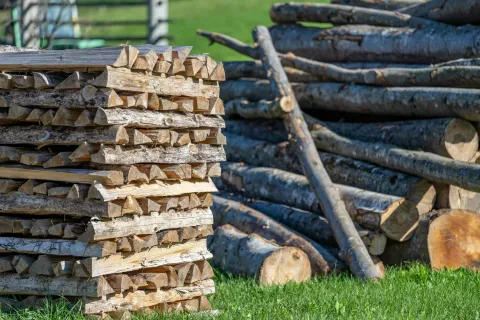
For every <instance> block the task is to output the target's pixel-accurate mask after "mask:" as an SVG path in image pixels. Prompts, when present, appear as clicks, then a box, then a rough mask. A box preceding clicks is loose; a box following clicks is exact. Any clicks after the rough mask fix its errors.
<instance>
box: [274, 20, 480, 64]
mask: <svg viewBox="0 0 480 320" xmlns="http://www.w3.org/2000/svg"><path fill="white" fill-rule="evenodd" d="M270 31H271V34H272V39H273V42H274V44H275V48H277V50H278V51H279V52H283V53H288V52H292V53H293V54H295V55H298V56H301V57H304V58H308V59H312V60H321V61H324V62H331V61H332V62H333V61H337V62H340V61H377V62H400V63H422V64H423V63H426V64H429V63H439V62H445V61H449V60H455V59H461V58H472V57H476V56H478V54H479V51H480V44H477V42H476V39H477V38H478V36H479V32H480V31H478V29H474V28H435V29H434V31H435V32H432V29H430V28H425V29H410V28H405V29H398V28H386V27H374V26H366V25H360V26H359V25H351V26H350V25H349V26H341V27H334V28H329V29H321V28H312V27H303V26H300V25H275V26H273V27H271V28H270Z"/></svg>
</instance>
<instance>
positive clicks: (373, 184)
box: [226, 134, 436, 214]
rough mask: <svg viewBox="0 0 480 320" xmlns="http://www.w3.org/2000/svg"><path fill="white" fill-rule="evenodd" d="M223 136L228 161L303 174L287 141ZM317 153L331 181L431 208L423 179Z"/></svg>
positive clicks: (431, 200)
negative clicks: (269, 141) (277, 142)
mask: <svg viewBox="0 0 480 320" xmlns="http://www.w3.org/2000/svg"><path fill="white" fill-rule="evenodd" d="M226 136H227V139H228V141H229V143H228V145H227V146H226V151H227V158H228V160H229V161H236V162H245V163H247V164H250V165H254V166H260V167H272V168H277V169H281V170H286V171H290V172H294V173H297V174H302V173H303V172H302V167H301V166H300V164H299V162H298V159H297V158H296V157H295V156H294V155H293V154H294V153H293V151H292V147H291V145H289V144H288V143H287V142H284V143H279V144H276V145H273V144H269V143H266V142H265V141H261V140H254V139H249V138H245V137H241V136H237V135H234V134H226ZM319 154H320V159H322V162H323V164H324V166H325V169H326V170H327V173H328V175H329V176H330V178H331V179H332V181H333V182H334V183H337V184H342V185H348V186H352V187H355V188H359V189H365V190H369V191H373V192H378V193H383V194H390V195H394V196H397V197H402V198H406V199H407V200H409V201H411V202H412V203H414V204H415V205H416V207H417V209H418V213H419V214H424V213H427V212H429V211H430V210H432V209H433V204H434V202H435V195H436V193H435V188H434V187H433V185H432V184H431V183H430V182H428V181H426V180H424V179H421V178H417V177H413V176H409V175H406V174H403V173H400V172H397V171H392V170H388V169H384V168H381V167H377V166H375V165H372V164H370V163H367V162H363V161H358V160H354V159H352V158H346V157H342V156H338V155H334V154H331V153H327V152H320V153H319Z"/></svg>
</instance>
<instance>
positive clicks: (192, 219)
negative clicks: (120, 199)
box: [79, 208, 213, 241]
mask: <svg viewBox="0 0 480 320" xmlns="http://www.w3.org/2000/svg"><path fill="white" fill-rule="evenodd" d="M212 223H213V217H212V212H211V211H210V209H208V208H207V209H192V210H189V211H185V212H162V213H160V214H159V213H152V214H151V215H149V216H139V217H131V218H130V217H122V218H118V219H115V220H113V221H90V222H89V223H88V224H87V229H86V231H85V233H84V234H82V236H81V237H80V239H79V240H81V241H99V240H105V239H113V238H120V237H127V236H130V235H148V234H155V233H156V232H158V231H162V230H166V229H174V228H185V227H191V226H198V225H206V224H212Z"/></svg>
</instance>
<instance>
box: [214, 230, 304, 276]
mask: <svg viewBox="0 0 480 320" xmlns="http://www.w3.org/2000/svg"><path fill="white" fill-rule="evenodd" d="M209 249H210V250H211V251H212V252H213V254H214V258H213V260H212V261H213V263H214V264H216V265H217V266H218V267H220V268H222V269H225V270H228V272H231V273H232V274H235V275H248V276H254V277H255V279H256V281H257V282H258V283H259V284H260V285H275V284H277V285H278V284H285V283H287V282H290V281H294V282H303V281H306V280H308V279H309V278H310V275H311V268H310V264H309V262H308V257H307V256H306V254H305V253H304V252H302V251H301V250H300V249H298V248H294V247H280V246H278V245H276V244H274V243H273V242H269V241H267V240H265V239H264V238H262V237H260V236H259V235H256V234H252V235H247V234H245V233H242V232H240V231H239V230H237V229H235V228H234V227H232V226H230V225H224V226H222V227H219V228H217V231H216V232H215V235H214V236H213V238H212V239H211V241H210V243H209ZM279 270H282V272H279Z"/></svg>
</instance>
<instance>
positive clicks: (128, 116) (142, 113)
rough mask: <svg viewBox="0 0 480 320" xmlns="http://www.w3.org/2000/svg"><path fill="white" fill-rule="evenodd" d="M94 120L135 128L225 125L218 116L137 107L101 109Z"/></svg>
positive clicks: (102, 124)
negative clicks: (138, 108) (139, 108)
mask: <svg viewBox="0 0 480 320" xmlns="http://www.w3.org/2000/svg"><path fill="white" fill-rule="evenodd" d="M94 122H95V124H96V125H101V126H112V125H125V126H127V127H134V128H152V129H155V128H201V127H213V128H223V127H225V123H224V121H223V120H222V119H221V118H219V117H218V116H204V115H201V114H180V113H173V112H157V111H152V110H136V109H99V110H97V113H96V116H95V119H94Z"/></svg>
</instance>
